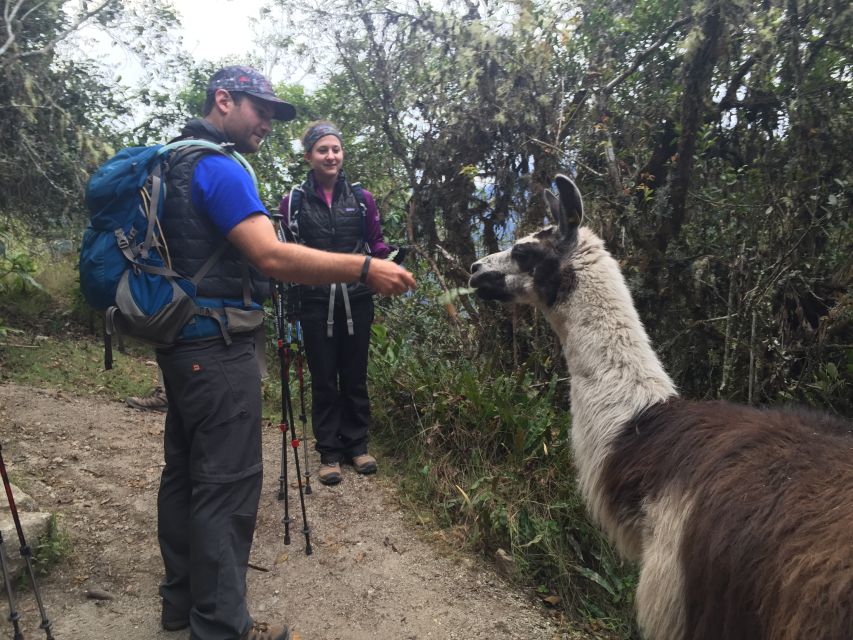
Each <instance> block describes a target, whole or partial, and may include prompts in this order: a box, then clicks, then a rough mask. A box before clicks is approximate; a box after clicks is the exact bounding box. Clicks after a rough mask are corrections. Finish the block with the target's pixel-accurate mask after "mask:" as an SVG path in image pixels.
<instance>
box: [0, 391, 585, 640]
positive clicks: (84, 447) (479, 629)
mask: <svg viewBox="0 0 853 640" xmlns="http://www.w3.org/2000/svg"><path fill="white" fill-rule="evenodd" d="M162 433H163V414H148V413H143V412H139V411H134V410H132V409H128V408H126V407H125V406H124V405H122V404H120V403H117V402H110V401H107V400H104V399H101V398H96V397H89V396H74V395H71V394H69V393H67V392H63V391H50V390H43V389H35V388H31V387H23V386H18V385H13V384H4V385H0V442H2V444H3V451H4V457H5V459H6V462H7V466H8V467H9V468H10V473H11V474H12V476H13V481H16V482H17V483H19V484H20V485H21V486H22V487H23V488H24V489H25V490H26V491H27V492H28V493H29V494H30V495H31V496H32V497H33V498H34V499H35V500H36V502H37V503H38V505H39V508H40V509H42V510H44V511H53V512H56V513H58V514H59V515H60V518H61V523H62V525H63V528H64V529H65V531H67V533H68V536H69V538H70V540H69V543H70V544H69V551H68V554H67V556H66V557H65V558H64V559H63V560H62V561H61V562H60V563H59V564H56V565H54V566H52V567H51V568H50V569H49V571H48V573H47V575H45V576H44V577H43V578H42V579H41V581H40V582H39V586H40V589H41V591H42V596H43V598H44V600H45V606H46V610H47V613H48V616H49V617H50V619H51V621H52V623H53V630H54V635H55V637H56V638H57V640H107V639H109V640H113V639H115V638H122V640H151V639H162V640H165V639H166V638H169V639H172V640H185V639H186V638H188V637H189V634H188V632H186V631H182V632H173V633H167V632H164V631H162V630H160V629H159V625H158V623H159V597H158V595H157V583H158V580H159V577H160V571H161V561H160V555H159V550H158V547H157V542H156V526H157V525H156V510H155V503H156V495H157V487H158V483H159V475H160V470H161V464H162ZM264 433H265V435H264V462H265V469H266V473H265V478H264V491H263V496H262V499H261V507H260V514H259V519H258V528H257V531H256V534H255V543H254V546H253V550H252V558H251V563H252V565H253V566H254V567H255V568H253V569H250V571H249V604H250V609H251V610H252V611H253V613H254V615H255V616H256V618H258V619H261V620H286V621H287V622H288V623H290V624H292V625H294V626H295V627H296V628H297V629H299V630H300V632H301V633H302V637H303V640H426V639H432V638H435V639H445V638H448V639H449V638H456V639H459V640H479V639H482V640H493V639H495V638H501V639H502V640H510V639H517V640H554V639H558V638H560V639H563V638H571V639H573V640H574V639H576V638H590V637H593V636H591V635H588V634H585V633H581V632H571V631H566V630H565V629H564V628H563V629H562V630H560V629H559V627H560V625H558V624H557V622H556V621H555V620H554V618H553V616H552V615H551V614H550V612H549V611H548V610H546V609H545V608H544V607H543V605H542V604H541V603H539V602H538V601H536V600H535V599H534V598H532V596H531V595H530V594H529V593H528V592H527V591H522V590H518V589H516V588H513V587H512V586H510V585H509V584H508V583H506V582H505V581H504V580H503V579H502V578H501V577H500V576H498V575H497V574H496V573H495V572H494V571H492V570H491V568H489V567H487V566H484V565H483V564H482V563H481V562H480V560H478V559H475V558H472V557H469V556H467V555H465V554H464V553H462V552H458V551H455V550H453V549H452V548H450V546H449V545H447V544H445V543H442V544H438V543H436V542H434V541H431V540H429V539H428V538H429V532H427V531H425V530H424V529H423V528H421V527H418V526H417V525H414V524H412V523H411V522H410V519H407V517H406V515H405V513H404V511H403V510H402V509H401V508H400V506H399V501H398V499H397V497H396V493H395V491H394V489H393V487H391V486H390V483H388V482H387V480H385V479H383V476H382V472H381V470H380V473H379V474H378V475H377V476H374V477H370V478H366V477H361V476H358V475H357V474H355V472H354V471H352V469H351V468H349V467H345V469H344V480H343V482H342V483H341V484H340V485H338V486H337V487H324V486H322V485H320V484H319V483H317V482H316V481H312V487H313V489H314V492H313V494H312V495H310V496H307V497H306V501H307V509H308V519H309V523H310V525H311V541H312V545H313V548H314V554H313V555H312V556H306V555H305V553H304V551H305V538H304V536H303V535H302V532H301V529H302V522H301V512H300V509H299V502H298V495H297V493H296V489H295V477H294V476H293V464H292V456H291V457H289V460H288V462H289V463H290V464H289V470H290V472H291V479H290V480H291V485H292V487H291V489H290V499H291V515H292V516H293V517H294V518H295V519H296V523H295V524H294V525H292V526H291V544H290V545H289V546H285V545H284V544H283V525H282V524H281V518H282V515H283V508H282V505H281V504H280V503H279V502H277V500H276V494H277V491H278V478H279V464H280V462H279V460H280V446H281V435H280V432H279V431H278V429H277V427H276V426H274V425H269V426H268V427H267V428H266V429H265V432H264ZM300 451H301V450H300ZM309 462H310V463H311V465H312V469H315V468H316V464H317V458H316V456H315V455H314V454H313V452H311V453H310V454H309ZM380 462H381V461H380ZM315 478H316V476H314V477H313V478H312V480H315ZM28 542H31V541H28ZM34 542H35V541H32V542H31V544H32V543H34ZM7 552H9V553H17V547H16V546H15V545H13V544H10V543H8V542H7ZM87 592H89V593H90V594H91V595H101V596H102V597H103V596H109V597H110V599H95V598H92V597H89V596H88V595H87ZM5 602H6V600H5V598H2V599H0V606H2V607H4V608H5V606H6V605H5ZM18 609H19V611H20V612H21V615H22V619H23V626H24V628H25V633H26V634H27V637H28V638H39V637H44V635H43V633H44V632H43V631H41V630H40V629H38V624H39V622H40V618H39V614H38V610H37V607H36V604H35V598H34V597H33V594H32V592H31V591H29V590H28V589H26V590H24V591H22V592H19V594H18ZM3 617H4V618H5V615H4V616H3ZM3 624H8V623H6V622H5V621H4V622H0V629H2V625H3ZM9 626H10V628H11V625H9ZM0 633H2V631H0Z"/></svg>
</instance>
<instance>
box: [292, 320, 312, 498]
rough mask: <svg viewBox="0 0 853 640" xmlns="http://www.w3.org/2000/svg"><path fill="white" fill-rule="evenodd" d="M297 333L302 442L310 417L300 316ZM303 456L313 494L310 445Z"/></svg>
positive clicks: (309, 493)
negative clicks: (306, 399)
mask: <svg viewBox="0 0 853 640" xmlns="http://www.w3.org/2000/svg"><path fill="white" fill-rule="evenodd" d="M294 325H295V327H294V328H295V333H296V378H297V379H298V381H299V422H300V423H301V424H302V442H307V440H306V439H305V432H306V429H307V425H308V418H307V417H306V415H305V358H304V351H303V350H302V323H301V322H300V321H299V318H298V317H297V318H296V322H295V323H294ZM302 451H303V453H302V456H303V458H304V461H305V494H306V495H309V496H310V495H311V472H310V471H309V470H308V469H309V467H308V447H307V446H305V447H304V448H303V450H302Z"/></svg>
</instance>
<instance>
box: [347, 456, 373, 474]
mask: <svg viewBox="0 0 853 640" xmlns="http://www.w3.org/2000/svg"><path fill="white" fill-rule="evenodd" d="M352 466H353V467H354V468H355V470H356V471H357V472H358V473H364V474H367V473H376V458H374V457H373V456H372V455H370V454H369V453H362V454H361V455H357V456H353V458H352Z"/></svg>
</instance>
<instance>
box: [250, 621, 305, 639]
mask: <svg viewBox="0 0 853 640" xmlns="http://www.w3.org/2000/svg"><path fill="white" fill-rule="evenodd" d="M240 640H301V636H300V635H299V634H298V633H297V632H296V631H291V630H290V629H288V628H287V625H272V624H267V623H266V622H253V623H252V626H251V627H249V630H248V631H246V633H244V634H243V635H242V636H240Z"/></svg>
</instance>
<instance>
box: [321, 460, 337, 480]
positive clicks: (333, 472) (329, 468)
mask: <svg viewBox="0 0 853 640" xmlns="http://www.w3.org/2000/svg"><path fill="white" fill-rule="evenodd" d="M318 475H319V476H320V482H322V483H323V484H328V485H331V484H338V483H339V482H340V481H341V465H340V463H339V462H331V463H326V462H324V463H322V464H321V465H320V473H319V474H318Z"/></svg>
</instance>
